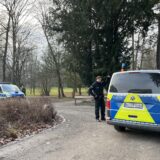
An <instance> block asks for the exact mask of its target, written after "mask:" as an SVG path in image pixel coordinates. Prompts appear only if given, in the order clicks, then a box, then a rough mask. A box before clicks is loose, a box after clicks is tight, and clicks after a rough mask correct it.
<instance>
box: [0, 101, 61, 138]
mask: <svg viewBox="0 0 160 160" xmlns="http://www.w3.org/2000/svg"><path fill="white" fill-rule="evenodd" d="M58 120H59V117H58V116H57V112H56V111H55V108H54V106H53V104H52V102H51V100H49V99H48V98H38V99H31V100H27V99H9V100H1V101H0V138H1V137H3V138H10V137H11V138H13V139H15V138H17V137H18V134H23V133H24V132H25V133H26V131H27V130H29V132H32V130H33V131H36V130H37V129H40V128H45V126H46V125H51V126H52V125H53V124H54V123H56V122H57V121H58ZM27 132H28V131H27Z"/></svg>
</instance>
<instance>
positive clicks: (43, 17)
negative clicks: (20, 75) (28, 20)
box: [37, 1, 65, 98]
mask: <svg viewBox="0 0 160 160" xmlns="http://www.w3.org/2000/svg"><path fill="white" fill-rule="evenodd" d="M46 5H47V3H46V2H45V1H41V2H39V6H38V10H40V12H39V14H38V16H37V19H38V21H39V23H40V25H41V27H42V29H43V32H44V35H45V37H46V40H47V44H48V47H49V50H50V54H51V57H52V59H53V62H54V64H55V69H56V75H57V80H58V97H59V98H61V97H65V94H64V91H63V85H62V77H61V66H60V63H59V62H60V61H59V54H60V52H55V51H54V48H53V46H52V43H53V37H51V36H50V34H49V33H48V26H49V24H48V21H47V19H48V17H49V13H48V8H47V7H46Z"/></svg>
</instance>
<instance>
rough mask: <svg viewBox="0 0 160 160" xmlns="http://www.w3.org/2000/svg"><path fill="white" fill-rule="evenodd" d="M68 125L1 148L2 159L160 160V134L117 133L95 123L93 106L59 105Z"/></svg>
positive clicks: (70, 103)
mask: <svg viewBox="0 0 160 160" xmlns="http://www.w3.org/2000/svg"><path fill="white" fill-rule="evenodd" d="M56 108H57V110H58V111H59V113H60V114H62V115H63V116H64V117H65V118H66V122H65V123H63V124H61V125H59V126H57V127H56V128H55V129H50V130H47V131H44V132H43V133H41V134H38V135H35V136H32V137H29V138H25V139H24V140H23V141H20V142H17V143H13V144H9V145H8V146H5V147H3V148H0V160H117V159H119V160H121V159H123V160H128V159H130V160H152V159H154V160H159V159H160V134H156V133H147V132H135V131H128V132H126V133H118V132H116V131H115V130H114V128H113V127H112V126H108V125H107V124H106V123H98V122H95V120H94V114H93V113H94V107H92V106H89V105H80V106H74V104H73V102H63V103H57V104H56Z"/></svg>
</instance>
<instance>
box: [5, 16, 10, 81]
mask: <svg viewBox="0 0 160 160" xmlns="http://www.w3.org/2000/svg"><path fill="white" fill-rule="evenodd" d="M10 21H11V17H10V14H9V19H8V23H7V29H6V43H5V50H4V54H3V82H5V81H6V60H7V52H8V40H9V31H10Z"/></svg>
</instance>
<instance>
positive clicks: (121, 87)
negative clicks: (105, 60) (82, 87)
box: [106, 70, 160, 131]
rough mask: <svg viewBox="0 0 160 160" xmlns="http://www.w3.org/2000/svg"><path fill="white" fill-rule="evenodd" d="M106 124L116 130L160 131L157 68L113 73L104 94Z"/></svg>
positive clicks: (158, 72)
mask: <svg viewBox="0 0 160 160" xmlns="http://www.w3.org/2000/svg"><path fill="white" fill-rule="evenodd" d="M106 107H107V113H108V118H107V122H108V124H111V125H114V127H115V129H116V130H118V131H125V129H126V128H139V129H147V130H153V131H160V71H156V70H154V71H153V70H147V71H143V70H142V71H127V72H118V73H115V74H113V76H112V79H111V82H110V86H109V92H108V96H107V103H106Z"/></svg>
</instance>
